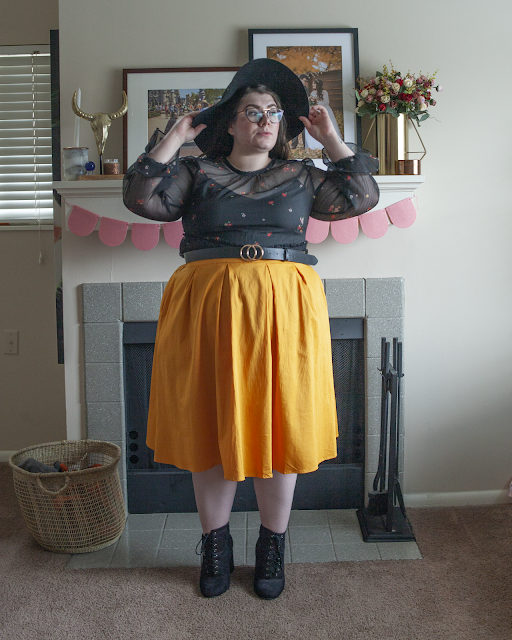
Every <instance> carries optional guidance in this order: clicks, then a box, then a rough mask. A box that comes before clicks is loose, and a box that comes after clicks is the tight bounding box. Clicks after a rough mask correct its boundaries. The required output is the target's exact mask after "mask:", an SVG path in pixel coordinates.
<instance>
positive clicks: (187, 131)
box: [162, 111, 206, 144]
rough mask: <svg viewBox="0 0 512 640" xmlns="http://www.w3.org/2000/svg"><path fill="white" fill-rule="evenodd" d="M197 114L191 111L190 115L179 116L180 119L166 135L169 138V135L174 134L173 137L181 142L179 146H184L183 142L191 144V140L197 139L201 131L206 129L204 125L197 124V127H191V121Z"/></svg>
mask: <svg viewBox="0 0 512 640" xmlns="http://www.w3.org/2000/svg"><path fill="white" fill-rule="evenodd" d="M198 113H200V112H199V111H192V112H191V113H187V115H186V116H181V118H179V119H178V120H177V121H176V123H175V124H174V125H173V126H172V128H171V129H170V131H169V133H168V134H167V135H168V136H171V134H173V133H174V135H175V136H177V137H178V138H179V139H180V140H181V141H182V142H181V144H185V142H192V140H194V139H195V138H197V136H198V135H199V134H200V133H201V131H202V130H203V129H206V125H205V124H199V125H197V127H193V126H192V121H193V120H194V118H195V117H196V116H197V114H198ZM162 142H163V140H162Z"/></svg>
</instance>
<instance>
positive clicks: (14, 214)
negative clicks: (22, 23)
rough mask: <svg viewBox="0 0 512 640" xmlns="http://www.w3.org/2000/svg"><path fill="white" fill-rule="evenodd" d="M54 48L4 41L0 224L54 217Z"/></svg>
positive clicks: (0, 56) (0, 93)
mask: <svg viewBox="0 0 512 640" xmlns="http://www.w3.org/2000/svg"><path fill="white" fill-rule="evenodd" d="M50 100H51V88H50V52H49V47H48V46H38V47H33V48H29V47H0V224H3V225H5V224H10V225H12V224H16V225H19V224H39V223H46V224H48V222H49V221H50V222H53V191H52V137H51V103H50Z"/></svg>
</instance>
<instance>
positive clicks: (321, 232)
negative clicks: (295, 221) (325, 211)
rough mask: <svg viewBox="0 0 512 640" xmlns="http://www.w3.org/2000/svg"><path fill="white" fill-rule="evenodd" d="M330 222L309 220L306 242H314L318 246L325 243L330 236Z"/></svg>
mask: <svg viewBox="0 0 512 640" xmlns="http://www.w3.org/2000/svg"><path fill="white" fill-rule="evenodd" d="M330 224H331V223H330V222H326V221H325V220H317V219H316V218H311V217H310V218H309V222H308V228H307V229H306V242H312V243H313V244H318V243H319V242H323V241H324V240H325V239H326V238H327V236H328V235H329V225H330Z"/></svg>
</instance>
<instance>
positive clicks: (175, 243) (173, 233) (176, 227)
mask: <svg viewBox="0 0 512 640" xmlns="http://www.w3.org/2000/svg"><path fill="white" fill-rule="evenodd" d="M162 227H163V229H164V238H165V241H166V242H167V244H168V245H169V246H170V247H174V248H175V249H179V247H180V242H181V239H182V238H183V223H182V222H181V220H176V221H175V222H167V223H166V224H164V225H162Z"/></svg>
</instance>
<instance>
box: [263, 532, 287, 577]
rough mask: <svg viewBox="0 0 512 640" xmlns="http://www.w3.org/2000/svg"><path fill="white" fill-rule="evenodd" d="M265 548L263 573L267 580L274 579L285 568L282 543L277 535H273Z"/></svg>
mask: <svg viewBox="0 0 512 640" xmlns="http://www.w3.org/2000/svg"><path fill="white" fill-rule="evenodd" d="M265 546H266V548H265V555H264V557H263V558H262V559H263V561H264V562H263V572H264V574H265V578H274V577H276V576H277V575H278V573H279V572H280V571H281V569H282V568H283V552H282V548H281V547H282V543H281V540H280V539H279V538H278V537H277V536H276V535H272V536H270V538H269V539H268V541H267V544H266V545H265Z"/></svg>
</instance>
